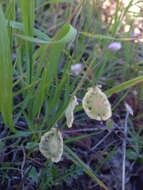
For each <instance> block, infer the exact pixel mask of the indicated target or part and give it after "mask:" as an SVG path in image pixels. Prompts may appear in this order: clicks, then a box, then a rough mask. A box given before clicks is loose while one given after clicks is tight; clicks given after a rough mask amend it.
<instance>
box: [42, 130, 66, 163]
mask: <svg viewBox="0 0 143 190" xmlns="http://www.w3.org/2000/svg"><path fill="white" fill-rule="evenodd" d="M39 150H40V152H41V153H42V154H43V155H44V156H45V157H46V158H47V159H51V160H52V161H53V162H59V161H60V160H61V157H62V154H63V137H62V134H61V132H60V131H59V130H58V129H56V128H52V129H51V130H50V131H48V132H47V133H45V134H44V135H43V136H42V137H41V141H40V143H39Z"/></svg>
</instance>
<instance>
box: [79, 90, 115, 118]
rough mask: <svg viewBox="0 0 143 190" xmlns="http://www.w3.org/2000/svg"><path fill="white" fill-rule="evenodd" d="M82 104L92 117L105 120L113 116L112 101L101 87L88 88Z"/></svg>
mask: <svg viewBox="0 0 143 190" xmlns="http://www.w3.org/2000/svg"><path fill="white" fill-rule="evenodd" d="M82 106H83V108H84V110H85V112H86V114H87V115H88V117H90V118H91V119H96V120H98V121H105V120H107V119H109V118H110V117H111V116H112V111H111V105H110V102H109V101H108V98H107V97H106V95H105V94H104V93H103V92H102V91H101V89H100V88H99V87H92V88H89V89H88V91H87V93H86V94H85V96H84V98H83V100H82Z"/></svg>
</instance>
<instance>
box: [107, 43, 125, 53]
mask: <svg viewBox="0 0 143 190" xmlns="http://www.w3.org/2000/svg"><path fill="white" fill-rule="evenodd" d="M121 47H122V44H121V43H120V42H113V43H111V44H109V46H108V49H109V50H111V51H118V50H120V49H121Z"/></svg>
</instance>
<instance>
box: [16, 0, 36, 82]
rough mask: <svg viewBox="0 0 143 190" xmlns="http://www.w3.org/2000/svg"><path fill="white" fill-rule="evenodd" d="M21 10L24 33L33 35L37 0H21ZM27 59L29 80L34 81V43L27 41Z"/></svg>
mask: <svg viewBox="0 0 143 190" xmlns="http://www.w3.org/2000/svg"><path fill="white" fill-rule="evenodd" d="M20 2H21V11H22V16H23V24H24V35H28V36H31V37H32V36H33V28H34V16H35V15H34V11H35V10H34V9H35V0H30V1H29V0H21V1H20ZM25 45H26V58H27V59H26V61H27V70H28V82H29V83H31V82H32V44H31V43H30V42H26V44H25Z"/></svg>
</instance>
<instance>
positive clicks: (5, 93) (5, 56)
mask: <svg viewBox="0 0 143 190" xmlns="http://www.w3.org/2000/svg"><path fill="white" fill-rule="evenodd" d="M0 26H1V29H0V45H1V50H0V111H1V113H2V116H3V119H4V122H5V124H6V125H8V126H9V128H10V130H11V131H13V132H14V131H15V129H14V126H13V120H12V57H11V50H10V41H9V36H8V28H7V25H6V20H5V17H4V14H3V11H2V8H1V6H0Z"/></svg>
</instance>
